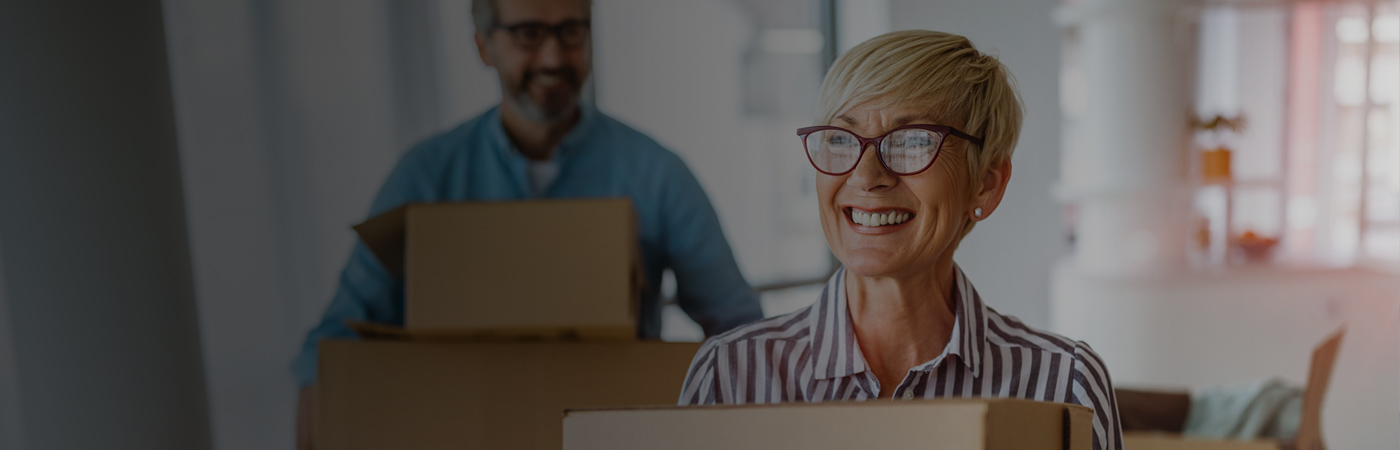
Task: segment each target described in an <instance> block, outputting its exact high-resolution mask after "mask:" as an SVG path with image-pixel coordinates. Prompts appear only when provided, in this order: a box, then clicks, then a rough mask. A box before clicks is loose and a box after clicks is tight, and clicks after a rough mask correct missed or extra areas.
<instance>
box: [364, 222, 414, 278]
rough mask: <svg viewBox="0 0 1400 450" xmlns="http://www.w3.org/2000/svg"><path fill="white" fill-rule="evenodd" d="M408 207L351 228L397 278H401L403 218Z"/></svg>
mask: <svg viewBox="0 0 1400 450" xmlns="http://www.w3.org/2000/svg"><path fill="white" fill-rule="evenodd" d="M410 206H412V205H404V206H400V207H398V208H394V209H391V210H389V211H388V212H385V213H383V214H380V215H377V216H374V217H371V218H370V219H369V220H366V221H364V222H361V223H360V224H359V225H355V226H354V227H351V228H354V229H355V234H358V235H360V242H364V243H365V246H366V247H369V250H370V251H371V252H374V256H375V257H378V258H379V263H380V264H383V265H384V268H385V269H388V270H389V273H390V274H393V275H394V276H395V277H399V278H403V249H404V218H405V217H406V216H407V210H408V208H409V207H410Z"/></svg>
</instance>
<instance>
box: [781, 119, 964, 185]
mask: <svg viewBox="0 0 1400 450" xmlns="http://www.w3.org/2000/svg"><path fill="white" fill-rule="evenodd" d="M950 134H951V135H953V136H957V137H960V138H963V139H965V140H967V141H968V142H971V143H973V144H977V145H982V139H980V138H976V137H973V136H971V135H969V134H967V133H964V132H961V131H958V130H957V129H955V128H953V127H950V126H945V125H905V126H902V127H899V128H895V129H893V130H890V131H889V132H887V133H885V134H883V135H880V136H879V137H873V138H868V137H862V136H860V135H857V134H855V133H854V132H851V130H847V129H845V128H841V127H831V126H820V127H806V128H798V129H797V135H798V136H800V137H802V146H803V147H805V148H806V150H807V160H808V161H811V162H812V167H815V168H816V169H817V171H818V172H821V173H824V174H827V175H845V174H847V173H850V171H852V170H855V168H856V164H857V163H859V162H860V158H861V156H863V155H864V154H865V147H866V146H867V145H874V146H875V148H876V149H877V150H878V153H877V156H879V159H880V165H882V166H885V170H888V171H890V172H891V173H893V174H895V175H901V176H904V175H915V174H918V173H920V172H923V171H925V170H928V168H929V166H932V165H933V161H934V160H935V159H937V158H938V149H940V148H942V146H943V139H944V138H945V137H946V136H948V135H950Z"/></svg>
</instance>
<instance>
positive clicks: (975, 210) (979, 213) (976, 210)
mask: <svg viewBox="0 0 1400 450" xmlns="http://www.w3.org/2000/svg"><path fill="white" fill-rule="evenodd" d="M972 216H973V217H976V218H978V219H981V218H982V208H981V207H977V208H972Z"/></svg>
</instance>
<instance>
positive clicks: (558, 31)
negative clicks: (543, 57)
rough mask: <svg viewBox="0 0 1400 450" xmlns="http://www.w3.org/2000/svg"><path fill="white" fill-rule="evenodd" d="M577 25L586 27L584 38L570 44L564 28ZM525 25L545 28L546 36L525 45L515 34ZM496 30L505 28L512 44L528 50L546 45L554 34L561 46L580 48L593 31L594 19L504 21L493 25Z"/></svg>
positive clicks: (492, 28) (493, 29)
mask: <svg viewBox="0 0 1400 450" xmlns="http://www.w3.org/2000/svg"><path fill="white" fill-rule="evenodd" d="M575 25H582V26H583V29H584V31H585V32H586V33H584V39H583V40H582V41H579V42H578V43H576V44H573V45H570V44H568V43H566V42H564V28H565V27H569V26H575ZM525 27H541V28H543V29H544V31H545V34H544V37H543V38H542V39H541V40H540V42H538V43H536V44H535V45H524V44H522V43H521V42H520V38H518V37H516V34H515V33H516V32H517V31H518V30H521V29H523V28H525ZM496 30H505V32H506V35H507V36H510V40H511V43H512V44H515V46H516V47H520V48H523V49H527V50H534V49H537V48H540V46H541V45H544V42H545V40H547V39H549V37H550V36H554V38H555V39H558V40H559V46H560V47H564V48H578V47H582V46H583V44H584V43H585V42H588V35H589V34H590V33H591V32H592V31H593V21H592V20H588V19H569V20H565V21H563V22H559V23H556V24H553V25H550V24H548V23H544V22H541V21H538V20H531V21H525V22H517V23H513V24H509V25H507V24H502V23H496V24H493V25H491V31H496Z"/></svg>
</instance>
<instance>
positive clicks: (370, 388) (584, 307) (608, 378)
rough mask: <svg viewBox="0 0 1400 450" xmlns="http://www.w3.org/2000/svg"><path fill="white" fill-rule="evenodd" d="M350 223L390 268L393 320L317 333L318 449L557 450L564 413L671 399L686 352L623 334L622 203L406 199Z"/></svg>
mask: <svg viewBox="0 0 1400 450" xmlns="http://www.w3.org/2000/svg"><path fill="white" fill-rule="evenodd" d="M355 230H356V232H357V233H358V234H359V236H360V239H361V240H362V241H363V242H364V243H365V244H366V245H367V246H368V247H369V248H370V249H371V250H372V251H373V252H374V253H375V255H376V256H377V257H378V258H379V260H380V262H381V263H383V265H384V266H385V267H386V268H387V269H389V271H390V272H392V273H393V274H395V275H396V276H401V277H403V279H404V284H405V305H404V306H405V316H406V317H405V324H404V327H403V328H398V327H389V326H384V325H376V324H352V327H353V328H355V329H356V330H357V331H358V332H359V333H360V335H361V337H362V339H361V340H356V341H344V340H330V341H325V342H322V343H321V347H320V355H321V356H320V357H321V359H320V361H319V364H320V370H319V379H318V381H317V386H316V391H317V392H316V397H317V402H316V403H317V405H316V411H317V413H316V430H315V433H316V442H317V448H321V449H383V448H414V449H437V448H441V449H448V448H452V449H461V448H511V449H558V448H560V445H561V442H562V438H561V436H560V434H561V430H560V425H559V420H560V417H562V414H563V411H564V409H565V408H566V407H585V406H594V407H597V406H619V405H655V404H672V403H674V402H675V400H676V397H677V395H678V392H679V390H680V386H681V383H682V381H683V380H684V377H685V370H686V368H687V367H688V366H689V364H690V360H691V358H692V357H693V356H694V355H695V352H696V350H697V349H698V347H699V344H696V343H664V342H641V341H638V340H637V339H636V336H637V301H638V295H639V292H640V291H641V288H642V284H641V280H643V279H644V278H643V277H642V273H641V271H640V270H641V269H640V267H641V265H640V260H639V252H638V249H637V242H638V241H637V226H636V216H635V213H634V212H633V210H632V205H631V203H630V202H629V201H628V200H626V199H580V200H551V201H532V202H490V203H488V202H474V203H444V204H416V205H408V206H405V207H402V208H399V209H395V210H393V211H390V212H387V213H384V214H382V215H379V216H376V217H374V218H372V219H370V220H368V221H366V222H364V223H362V224H360V225H357V226H355ZM522 341H528V342H522Z"/></svg>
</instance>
